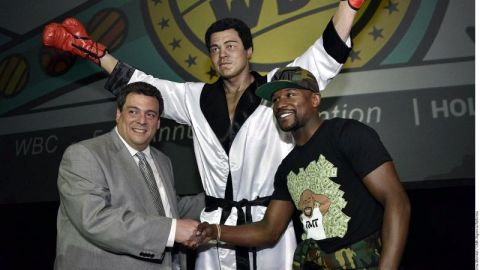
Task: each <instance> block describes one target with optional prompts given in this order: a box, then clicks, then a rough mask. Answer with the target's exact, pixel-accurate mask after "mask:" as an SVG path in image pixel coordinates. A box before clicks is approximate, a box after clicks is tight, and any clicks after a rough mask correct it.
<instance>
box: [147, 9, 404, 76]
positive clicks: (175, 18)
mask: <svg viewBox="0 0 480 270" xmlns="http://www.w3.org/2000/svg"><path fill="white" fill-rule="evenodd" d="M410 2H411V1H410V0H401V1H400V0H388V1H378V0H377V1H375V0H372V1H367V2H365V3H364V5H363V6H362V8H361V9H360V10H359V11H358V12H359V14H357V16H356V21H355V25H354V27H353V29H352V38H353V40H352V41H353V44H354V48H353V50H352V54H351V57H350V58H349V60H348V61H347V63H346V65H345V66H344V69H348V68H358V67H362V66H364V65H366V64H367V63H368V62H369V61H370V60H371V59H373V58H375V57H376V56H377V55H378V54H379V53H380V52H381V51H382V49H384V47H385V46H387V45H388V43H389V41H390V40H392V38H393V37H395V35H396V34H398V33H399V28H400V25H401V24H402V21H403V20H404V19H405V15H406V14H407V12H408V11H409V9H410V6H411V4H410ZM338 3H339V2H338V0H332V1H310V0H298V1H291V0H271V1H270V0H268V1H267V0H255V1H246V0H211V1H160V0H145V1H144V2H143V12H144V16H143V17H144V20H145V24H146V25H147V29H148V31H149V35H150V37H151V39H152V41H153V42H154V44H155V47H156V48H157V50H158V51H159V54H160V55H162V56H163V57H164V59H165V60H166V62H167V63H168V64H169V65H170V66H171V67H172V68H173V69H174V70H175V72H176V73H178V74H179V75H180V76H181V77H182V78H183V79H185V80H192V81H204V82H213V81H215V80H216V79H217V78H218V77H217V75H216V74H215V71H214V70H213V69H212V68H211V65H210V60H209V56H208V53H207V49H206V46H205V44H204V34H205V31H206V30H207V28H208V27H209V26H210V24H211V23H213V22H214V21H216V20H218V19H221V18H225V17H235V18H239V19H241V20H243V21H244V22H245V23H246V24H247V25H248V26H249V27H250V29H251V31H252V36H253V44H254V53H253V57H252V59H251V61H250V63H251V66H252V69H253V70H256V71H258V72H260V73H266V72H268V71H270V70H272V69H273V68H275V67H279V66H284V65H285V64H287V63H289V62H290V61H292V60H293V59H294V58H295V57H297V56H299V55H300V54H302V53H303V52H304V51H305V50H306V49H307V48H308V47H309V46H310V45H311V44H313V42H314V41H315V40H317V39H318V38H319V37H320V36H321V34H322V31H323V29H324V28H325V26H326V25H327V23H328V21H329V20H330V19H331V18H332V16H333V15H334V12H335V11H336V9H337V7H338ZM400 32H401V31H400ZM355 44H358V46H356V45H355Z"/></svg>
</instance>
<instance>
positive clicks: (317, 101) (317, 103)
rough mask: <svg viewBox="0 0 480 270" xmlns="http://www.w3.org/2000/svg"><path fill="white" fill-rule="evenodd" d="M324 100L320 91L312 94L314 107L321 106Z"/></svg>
mask: <svg viewBox="0 0 480 270" xmlns="http://www.w3.org/2000/svg"><path fill="white" fill-rule="evenodd" d="M321 101H322V96H321V95H320V93H313V95H312V105H313V107H314V108H318V107H320V103H321Z"/></svg>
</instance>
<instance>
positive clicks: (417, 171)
mask: <svg viewBox="0 0 480 270" xmlns="http://www.w3.org/2000/svg"><path fill="white" fill-rule="evenodd" d="M20 2H21V3H25V2H27V3H28V1H20ZM32 2H35V3H36V1H32ZM47 2H48V1H47ZM67 2H68V1H67ZM68 3H70V2H68ZM79 3H80V5H78V6H73V7H72V8H71V9H68V10H67V11H66V12H64V13H63V12H62V13H61V14H57V17H56V18H53V19H54V20H55V21H61V20H63V19H64V18H66V17H68V16H74V17H76V18H78V19H79V20H81V21H82V22H83V23H84V24H85V25H86V26H87V28H88V31H89V33H91V36H92V38H93V39H95V40H98V41H100V42H102V43H104V44H106V45H108V47H109V48H110V51H111V53H112V54H114V55H115V56H116V57H117V58H119V59H121V60H123V61H125V62H127V63H129V64H131V65H133V66H135V67H138V68H140V69H142V70H144V71H147V72H148V73H151V74H153V75H155V76H157V77H159V78H164V79H169V80H173V81H178V82H183V81H198V80H201V81H208V82H212V81H215V80H216V79H217V78H218V77H217V75H216V74H215V72H213V71H212V69H211V67H210V64H209V60H208V56H207V52H206V49H205V46H204V44H203V36H204V31H205V30H206V28H207V27H208V26H209V24H210V23H212V22H213V21H215V20H217V19H219V18H223V17H239V18H241V19H243V20H244V21H246V22H247V23H248V25H249V26H250V27H251V29H252V34H253V37H254V57H253V59H252V66H253V69H254V70H257V71H259V72H261V73H262V74H265V72H267V71H269V70H271V69H272V68H274V67H278V66H283V65H285V64H286V63H288V62H289V61H291V60H292V59H293V58H295V57H296V56H298V55H299V54H301V53H302V52H303V51H304V50H305V49H306V48H307V47H308V46H309V45H311V44H312V42H313V41H314V40H315V39H317V38H318V37H319V36H320V35H321V33H322V31H323V29H324V27H325V25H326V24H327V22H328V21H329V19H330V18H331V17H332V15H333V12H334V10H335V8H336V6H337V5H338V1H308V0H297V1H288V0H263V1H262V0H255V1H253V0H251V1H247V0H211V1H198V0H197V1H195V0H190V1H173V0H171V1H168V0H163V1H161V0H142V1H137V0H118V1H81V2H79ZM70 4H71V3H70ZM474 4H475V2H474V0H457V1H447V0H443V1H437V0H428V1H420V0H417V1H410V0H388V1H383V0H382V1H374V0H372V1H366V4H365V5H364V7H362V9H361V10H360V11H359V14H358V16H357V20H356V22H355V26H354V28H353V31H352V37H353V44H354V46H353V50H352V52H351V54H350V58H349V59H348V61H347V63H346V65H345V67H344V69H343V70H342V73H341V74H340V75H338V76H337V77H336V78H335V80H334V81H333V82H332V83H331V84H330V85H329V86H328V88H327V89H326V90H325V91H324V92H323V101H322V102H323V111H321V112H320V113H321V115H322V116H323V117H325V118H332V117H346V118H354V119H357V120H360V121H362V122H364V123H366V124H368V125H370V126H372V127H373V128H374V129H376V130H377V131H378V133H379V134H380V136H381V137H382V139H383V141H384V143H385V144H386V146H387V147H388V149H389V150H390V152H391V154H392V156H393V158H394V160H395V163H396V166H397V169H398V171H399V174H400V177H401V180H402V181H404V183H405V184H420V185H421V184H424V183H425V184H426V183H428V185H432V183H433V184H434V185H435V184H437V183H438V184H439V185H443V184H444V183H449V184H452V183H453V184H455V183H461V182H465V181H467V182H468V181H470V182H472V183H473V179H474V118H475V103H474V100H475V99H474V95H475V91H474V90H475V74H474V68H475V65H474V64H475V49H474V45H475V44H474V43H475V38H474V32H475V24H474ZM2 14H3V13H2ZM4 16H7V18H8V16H23V15H22V14H15V12H10V13H8V14H4ZM24 19H25V20H28V19H29V18H28V16H25V18H24ZM50 20H52V18H49V19H48V20H45V21H43V22H42V23H39V24H38V26H37V27H36V28H35V29H33V30H32V31H29V32H27V33H25V34H21V35H17V34H14V33H11V32H9V31H7V29H4V28H3V27H2V28H0V30H1V29H3V31H0V48H1V49H0V167H1V173H0V203H15V202H39V201H55V200H58V196H57V190H56V178H57V172H58V165H59V162H60V159H61V156H62V154H63V151H64V150H65V148H66V147H67V146H68V145H70V144H72V143H74V142H76V141H79V140H83V139H87V138H91V137H94V136H98V135H99V134H102V133H105V132H108V131H109V130H111V129H112V127H113V126H114V122H113V119H114V114H115V103H114V98H113V96H112V95H111V94H110V93H109V92H107V91H106V90H104V89H103V85H104V83H105V78H106V75H105V74H104V73H102V72H101V70H100V68H99V67H98V66H96V65H94V64H92V63H90V62H88V61H86V60H84V59H80V58H79V59H77V58H76V57H73V56H71V55H69V54H65V53H61V52H58V51H55V50H52V49H47V48H42V46H41V31H42V29H43V26H44V24H45V23H48V22H49V21H50ZM191 139H192V131H191V129H190V128H189V127H188V126H182V125H178V124H176V123H174V122H172V121H170V120H166V119H162V127H161V130H160V131H159V132H158V133H157V135H156V137H155V142H154V145H155V146H156V147H159V148H160V149H161V150H163V151H164V152H166V153H167V154H168V155H169V156H170V157H171V159H172V161H173V165H174V170H175V175H176V181H177V189H178V192H179V193H181V194H190V193H195V192H198V191H200V190H201V184H200V180H199V176H198V172H197V169H196V163H195V158H194V155H193V151H192V140H191ZM112 158H115V157H112Z"/></svg>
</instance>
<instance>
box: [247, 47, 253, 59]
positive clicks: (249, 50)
mask: <svg viewBox="0 0 480 270" xmlns="http://www.w3.org/2000/svg"><path fill="white" fill-rule="evenodd" d="M252 54H253V48H252V47H250V48H248V49H247V58H248V60H250V59H251V58H252Z"/></svg>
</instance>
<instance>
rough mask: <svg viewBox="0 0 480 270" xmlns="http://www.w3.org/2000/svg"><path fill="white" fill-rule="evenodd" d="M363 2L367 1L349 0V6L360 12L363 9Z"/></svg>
mask: <svg viewBox="0 0 480 270" xmlns="http://www.w3.org/2000/svg"><path fill="white" fill-rule="evenodd" d="M341 1H345V0H341ZM363 2H365V0H348V5H349V6H350V7H351V8H352V9H354V10H359V9H360V8H361V7H362V4H363Z"/></svg>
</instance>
